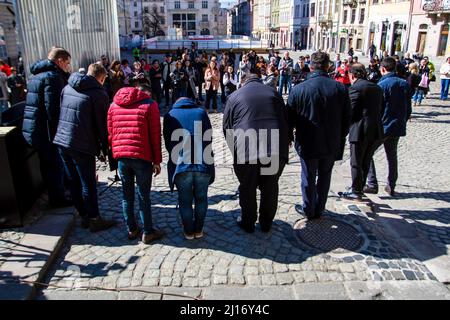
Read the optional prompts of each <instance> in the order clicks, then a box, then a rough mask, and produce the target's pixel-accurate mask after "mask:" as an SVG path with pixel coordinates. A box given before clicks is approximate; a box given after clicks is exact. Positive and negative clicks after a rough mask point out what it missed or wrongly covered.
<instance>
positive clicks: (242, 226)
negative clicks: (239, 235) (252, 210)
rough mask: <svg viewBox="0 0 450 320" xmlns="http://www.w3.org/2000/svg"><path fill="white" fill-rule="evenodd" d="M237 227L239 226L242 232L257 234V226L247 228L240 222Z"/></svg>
mask: <svg viewBox="0 0 450 320" xmlns="http://www.w3.org/2000/svg"><path fill="white" fill-rule="evenodd" d="M237 225H238V227H239V228H241V229H242V230H244V231H245V232H247V233H255V226H253V228H252V227H247V226H245V225H244V224H243V223H242V221H238V222H237Z"/></svg>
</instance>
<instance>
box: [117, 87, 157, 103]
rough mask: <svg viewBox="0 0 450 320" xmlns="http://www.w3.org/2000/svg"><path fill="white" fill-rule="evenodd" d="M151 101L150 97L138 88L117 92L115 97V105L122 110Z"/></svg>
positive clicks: (123, 89)
mask: <svg viewBox="0 0 450 320" xmlns="http://www.w3.org/2000/svg"><path fill="white" fill-rule="evenodd" d="M149 99H151V98H150V96H149V95H148V94H146V93H145V92H143V91H141V90H139V89H138V88H132V87H127V88H122V89H120V90H119V91H118V92H117V94H116V96H115V97H114V103H115V104H117V105H118V106H120V107H122V108H127V107H130V106H132V105H135V104H137V103H138V102H141V101H144V100H149Z"/></svg>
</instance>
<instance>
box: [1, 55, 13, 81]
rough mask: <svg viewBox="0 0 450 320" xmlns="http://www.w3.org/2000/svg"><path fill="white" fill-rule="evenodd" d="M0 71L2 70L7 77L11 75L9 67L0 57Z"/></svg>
mask: <svg viewBox="0 0 450 320" xmlns="http://www.w3.org/2000/svg"><path fill="white" fill-rule="evenodd" d="M0 72H3V73H4V74H5V75H6V76H7V77H9V76H10V75H11V67H10V66H9V65H8V64H7V63H6V62H5V61H3V60H2V59H0Z"/></svg>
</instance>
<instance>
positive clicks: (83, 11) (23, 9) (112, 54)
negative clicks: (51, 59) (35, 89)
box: [15, 0, 120, 71]
mask: <svg viewBox="0 0 450 320" xmlns="http://www.w3.org/2000/svg"><path fill="white" fill-rule="evenodd" d="M15 8H16V13H17V17H18V23H19V25H18V27H19V33H20V36H21V42H22V44H21V47H22V48H23V52H22V53H23V56H24V59H25V64H26V67H27V71H28V66H29V65H30V64H31V63H33V62H34V61H37V60H40V59H45V58H46V57H47V53H48V51H49V50H50V48H51V47H53V46H60V47H64V48H65V49H67V50H68V51H69V52H70V53H71V55H72V67H73V70H74V71H77V70H78V69H79V68H81V67H83V68H87V66H88V65H89V64H90V63H92V62H95V61H98V60H100V57H101V55H103V54H106V55H107V56H108V57H109V58H110V60H111V61H112V60H114V59H120V44H119V26H118V17H117V5H116V0H16V1H15Z"/></svg>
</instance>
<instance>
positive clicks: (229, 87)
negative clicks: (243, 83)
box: [223, 66, 239, 99]
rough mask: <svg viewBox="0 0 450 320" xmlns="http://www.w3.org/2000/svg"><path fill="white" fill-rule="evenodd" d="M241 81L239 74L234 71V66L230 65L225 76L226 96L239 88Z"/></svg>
mask: <svg viewBox="0 0 450 320" xmlns="http://www.w3.org/2000/svg"><path fill="white" fill-rule="evenodd" d="M238 84H239V81H238V77H237V74H236V73H235V72H234V67H233V66H228V68H227V72H225V74H224V76H223V85H224V88H225V96H226V98H227V99H228V97H229V96H230V95H231V94H232V93H233V92H235V91H236V90H237V87H238Z"/></svg>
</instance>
